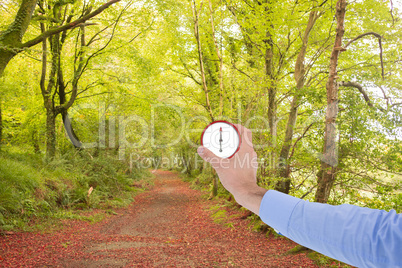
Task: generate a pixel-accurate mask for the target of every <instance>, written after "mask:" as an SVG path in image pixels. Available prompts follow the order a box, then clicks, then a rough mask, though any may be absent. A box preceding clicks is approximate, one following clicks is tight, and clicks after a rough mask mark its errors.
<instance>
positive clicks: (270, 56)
mask: <svg viewBox="0 0 402 268" xmlns="http://www.w3.org/2000/svg"><path fill="white" fill-rule="evenodd" d="M265 3H266V4H267V6H266V8H265V12H266V13H267V18H268V19H269V18H270V17H271V16H272V10H271V5H273V3H272V1H271V0H266V1H265ZM269 23H270V26H269V28H268V30H267V32H266V38H265V40H264V43H265V46H266V48H265V77H266V80H267V83H268V124H269V134H270V135H269V147H270V148H272V152H271V156H270V164H271V165H272V166H271V169H272V170H275V168H276V153H275V147H276V136H277V124H276V116H277V115H276V114H277V112H276V110H277V105H276V81H275V75H274V69H273V68H274V41H273V39H272V32H273V30H274V26H273V24H272V23H271V22H269Z"/></svg>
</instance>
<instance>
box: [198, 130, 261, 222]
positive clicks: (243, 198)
mask: <svg viewBox="0 0 402 268" xmlns="http://www.w3.org/2000/svg"><path fill="white" fill-rule="evenodd" d="M235 126H236V127H237V129H238V130H239V133H240V139H241V145H240V149H239V151H238V152H237V153H236V154H235V155H234V156H233V157H232V158H230V159H227V158H220V157H218V156H216V155H215V154H214V153H212V152H211V151H210V150H208V149H207V148H205V147H203V146H200V147H199V148H198V150H197V152H198V154H199V155H200V156H201V158H202V159H204V160H205V161H207V162H209V163H210V164H211V166H212V167H213V168H214V169H215V170H216V173H217V174H218V176H219V179H220V181H221V183H222V185H223V187H225V189H226V190H228V191H229V192H230V193H232V194H233V196H234V198H235V199H236V201H237V202H238V203H239V204H240V205H242V206H244V207H246V208H248V209H249V210H251V211H253V212H254V213H256V214H258V212H259V207H260V203H261V199H262V197H263V196H264V194H265V192H266V191H267V190H266V189H263V188H260V187H258V185H257V168H258V162H257V153H256V152H255V151H254V148H253V144H252V133H251V131H250V130H249V129H247V128H245V127H243V126H242V125H235Z"/></svg>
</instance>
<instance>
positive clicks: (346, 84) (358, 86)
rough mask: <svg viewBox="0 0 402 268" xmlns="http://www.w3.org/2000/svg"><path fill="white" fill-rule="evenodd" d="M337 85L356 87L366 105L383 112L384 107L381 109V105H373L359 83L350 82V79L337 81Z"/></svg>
mask: <svg viewBox="0 0 402 268" xmlns="http://www.w3.org/2000/svg"><path fill="white" fill-rule="evenodd" d="M338 85H339V86H341V87H354V88H357V89H358V90H359V91H360V93H361V94H362V95H363V98H364V100H365V101H366V103H367V105H368V106H370V107H372V108H377V109H378V110H380V111H382V112H385V109H383V108H381V107H375V106H374V105H373V103H372V102H371V100H370V98H369V96H368V95H367V92H366V91H365V90H364V88H363V86H362V85H360V84H359V83H356V82H350V81H348V82H344V81H342V82H339V83H338Z"/></svg>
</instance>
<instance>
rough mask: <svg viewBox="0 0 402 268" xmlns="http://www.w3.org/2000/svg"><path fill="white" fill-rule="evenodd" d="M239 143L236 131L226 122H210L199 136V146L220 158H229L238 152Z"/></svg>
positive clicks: (238, 135) (233, 126)
mask: <svg viewBox="0 0 402 268" xmlns="http://www.w3.org/2000/svg"><path fill="white" fill-rule="evenodd" d="M240 143H241V138H240V134H239V131H238V129H237V128H236V126H235V125H233V124H232V123H229V122H227V121H215V122H212V123H211V124H209V125H208V126H207V127H206V128H205V129H204V131H203V133H202V135H201V145H202V146H204V147H205V148H207V149H209V150H210V151H211V152H213V153H214V154H215V155H216V156H219V157H221V158H231V157H232V156H233V155H234V154H235V153H236V152H237V151H238V150H239V148H240Z"/></svg>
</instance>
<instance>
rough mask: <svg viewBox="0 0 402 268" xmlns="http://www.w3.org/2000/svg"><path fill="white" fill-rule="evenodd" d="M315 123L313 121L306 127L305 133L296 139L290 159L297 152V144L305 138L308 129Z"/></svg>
mask: <svg viewBox="0 0 402 268" xmlns="http://www.w3.org/2000/svg"><path fill="white" fill-rule="evenodd" d="M313 124H314V123H311V124H310V125H309V126H307V127H306V129H305V130H304V132H303V134H302V135H301V136H300V137H298V138H297V140H296V141H295V143H294V144H293V148H292V152H291V153H290V156H289V159H291V158H292V157H293V154H294V153H295V148H296V144H297V143H298V142H299V141H300V140H301V139H303V138H304V136H305V135H306V133H307V131H308V130H309V129H310V128H311V127H312V126H313Z"/></svg>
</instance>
